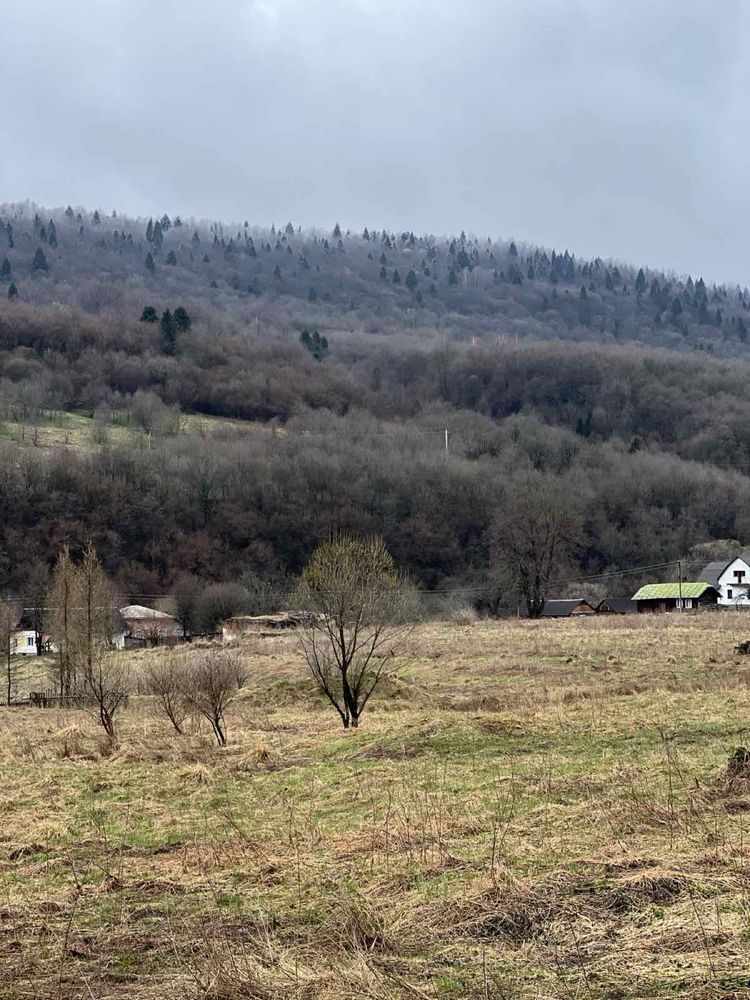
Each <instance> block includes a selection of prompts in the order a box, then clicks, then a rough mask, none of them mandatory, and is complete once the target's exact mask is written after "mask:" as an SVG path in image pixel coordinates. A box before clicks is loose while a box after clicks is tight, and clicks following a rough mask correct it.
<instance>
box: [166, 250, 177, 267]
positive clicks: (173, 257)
mask: <svg viewBox="0 0 750 1000" xmlns="http://www.w3.org/2000/svg"><path fill="white" fill-rule="evenodd" d="M176 263H177V254H176V253H175V252H174V250H170V251H169V253H168V254H167V264H172V265H173V266H174V265H175V264H176Z"/></svg>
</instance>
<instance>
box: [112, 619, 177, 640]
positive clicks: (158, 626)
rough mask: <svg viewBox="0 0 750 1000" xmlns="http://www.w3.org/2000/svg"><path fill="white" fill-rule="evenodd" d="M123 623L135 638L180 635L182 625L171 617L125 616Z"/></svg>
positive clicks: (173, 636) (175, 636)
mask: <svg viewBox="0 0 750 1000" xmlns="http://www.w3.org/2000/svg"><path fill="white" fill-rule="evenodd" d="M125 624H126V625H127V626H128V632H129V633H130V635H132V636H134V637H135V638H136V639H160V638H161V639H166V638H181V637H182V625H180V624H179V622H176V621H175V620H174V619H173V618H126V619H125Z"/></svg>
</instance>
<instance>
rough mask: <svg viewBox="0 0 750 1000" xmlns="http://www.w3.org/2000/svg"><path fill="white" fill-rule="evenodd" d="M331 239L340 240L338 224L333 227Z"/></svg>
mask: <svg viewBox="0 0 750 1000" xmlns="http://www.w3.org/2000/svg"><path fill="white" fill-rule="evenodd" d="M333 238H334V239H335V240H340V239H341V226H340V225H339V224H338V222H337V223H336V225H335V226H334V227H333Z"/></svg>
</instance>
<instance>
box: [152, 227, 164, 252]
mask: <svg viewBox="0 0 750 1000" xmlns="http://www.w3.org/2000/svg"><path fill="white" fill-rule="evenodd" d="M151 241H152V243H153V244H154V246H155V247H156V249H157V250H161V248H162V244H163V243H164V230H163V229H162V225H161V222H156V223H154V231H153V234H152V236H151Z"/></svg>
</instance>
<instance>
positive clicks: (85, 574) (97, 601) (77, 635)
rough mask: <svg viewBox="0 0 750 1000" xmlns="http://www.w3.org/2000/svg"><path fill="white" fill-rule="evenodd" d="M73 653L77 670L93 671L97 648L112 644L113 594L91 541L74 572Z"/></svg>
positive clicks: (83, 671)
mask: <svg viewBox="0 0 750 1000" xmlns="http://www.w3.org/2000/svg"><path fill="white" fill-rule="evenodd" d="M73 581H74V587H73V609H72V614H71V625H72V634H71V653H72V657H73V660H74V663H75V667H76V671H77V672H80V673H87V674H91V672H92V670H93V668H94V660H95V658H96V656H97V655H98V647H100V646H104V647H107V646H110V645H111V640H112V632H113V625H114V604H115V600H114V593H113V591H112V586H111V584H110V582H109V580H108V579H107V576H106V574H105V573H104V570H103V569H102V565H101V563H100V562H99V557H98V556H97V554H96V549H95V548H94V546H93V544H92V543H91V542H89V543H88V545H87V546H86V548H85V549H84V553H83V560H82V561H81V564H80V566H78V567H77V568H76V569H75V570H74V573H73Z"/></svg>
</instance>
